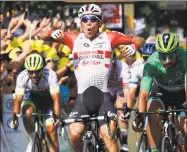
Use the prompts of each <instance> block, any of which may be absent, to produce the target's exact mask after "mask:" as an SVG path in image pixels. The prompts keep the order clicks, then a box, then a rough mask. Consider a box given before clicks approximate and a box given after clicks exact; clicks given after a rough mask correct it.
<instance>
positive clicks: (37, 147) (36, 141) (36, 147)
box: [32, 132, 42, 152]
mask: <svg viewBox="0 0 187 152" xmlns="http://www.w3.org/2000/svg"><path fill="white" fill-rule="evenodd" d="M32 152H42V149H41V142H40V137H39V134H38V132H35V133H34V136H33V144H32Z"/></svg>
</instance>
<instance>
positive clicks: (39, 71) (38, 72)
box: [28, 70, 42, 75]
mask: <svg viewBox="0 0 187 152" xmlns="http://www.w3.org/2000/svg"><path fill="white" fill-rule="evenodd" d="M41 72H42V70H35V71H29V70H28V73H29V75H33V74H36V75H40V74H41Z"/></svg>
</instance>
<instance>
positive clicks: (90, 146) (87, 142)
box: [83, 139, 95, 152]
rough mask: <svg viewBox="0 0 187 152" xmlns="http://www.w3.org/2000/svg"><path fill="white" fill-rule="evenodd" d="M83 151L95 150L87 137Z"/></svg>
mask: <svg viewBox="0 0 187 152" xmlns="http://www.w3.org/2000/svg"><path fill="white" fill-rule="evenodd" d="M83 152H95V151H94V147H93V145H91V143H90V141H88V139H85V140H84V142H83Z"/></svg>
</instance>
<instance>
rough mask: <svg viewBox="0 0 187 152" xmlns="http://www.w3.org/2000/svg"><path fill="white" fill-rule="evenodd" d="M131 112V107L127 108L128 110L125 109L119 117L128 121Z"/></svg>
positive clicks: (123, 120)
mask: <svg viewBox="0 0 187 152" xmlns="http://www.w3.org/2000/svg"><path fill="white" fill-rule="evenodd" d="M130 114H131V109H129V108H127V109H126V111H124V112H123V113H120V116H119V119H120V120H121V121H122V122H125V123H128V120H129V118H130Z"/></svg>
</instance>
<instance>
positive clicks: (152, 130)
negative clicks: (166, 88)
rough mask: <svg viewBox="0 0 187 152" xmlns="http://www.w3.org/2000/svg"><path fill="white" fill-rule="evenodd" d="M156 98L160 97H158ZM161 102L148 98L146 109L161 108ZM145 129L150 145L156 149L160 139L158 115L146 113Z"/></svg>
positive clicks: (156, 109) (153, 110)
mask: <svg viewBox="0 0 187 152" xmlns="http://www.w3.org/2000/svg"><path fill="white" fill-rule="evenodd" d="M158 100H160V99H159V98H158ZM160 101H161V100H160ZM161 102H162V101H161ZM161 102H158V101H157V99H152V100H149V101H148V103H147V111H148V112H155V111H158V110H161V109H163V105H162V104H161ZM146 131H147V137H148V141H149V144H150V147H151V148H157V149H158V146H159V144H160V139H161V126H160V125H159V116H158V115H148V122H147V126H146Z"/></svg>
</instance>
